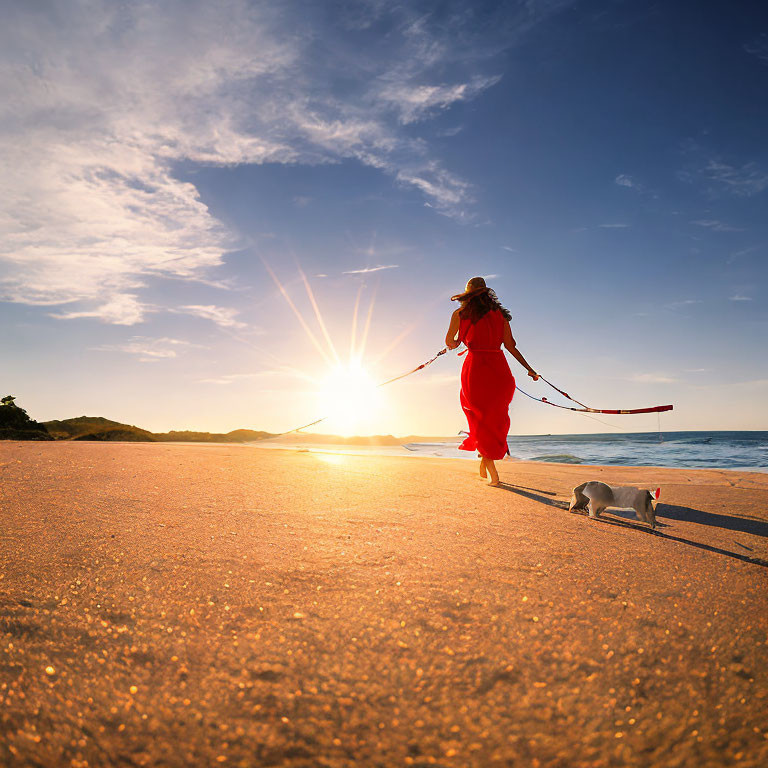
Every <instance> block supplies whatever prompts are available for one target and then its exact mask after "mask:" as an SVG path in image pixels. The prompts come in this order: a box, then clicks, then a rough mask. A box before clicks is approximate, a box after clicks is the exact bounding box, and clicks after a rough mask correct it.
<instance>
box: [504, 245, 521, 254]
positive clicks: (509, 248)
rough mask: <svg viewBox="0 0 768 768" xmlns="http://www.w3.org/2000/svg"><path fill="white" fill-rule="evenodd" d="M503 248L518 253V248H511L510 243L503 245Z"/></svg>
mask: <svg viewBox="0 0 768 768" xmlns="http://www.w3.org/2000/svg"><path fill="white" fill-rule="evenodd" d="M501 247H502V250H505V251H509V252H510V253H517V248H511V247H510V246H508V245H502V246H501Z"/></svg>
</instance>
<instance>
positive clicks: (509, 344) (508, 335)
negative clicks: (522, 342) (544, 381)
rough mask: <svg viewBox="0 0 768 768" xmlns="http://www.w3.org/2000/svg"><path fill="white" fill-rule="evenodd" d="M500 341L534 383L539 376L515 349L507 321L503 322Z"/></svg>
mask: <svg viewBox="0 0 768 768" xmlns="http://www.w3.org/2000/svg"><path fill="white" fill-rule="evenodd" d="M502 340H503V343H504V346H505V347H506V348H507V351H508V352H509V354H510V355H512V357H514V358H515V360H517V362H518V363H520V365H522V366H523V368H525V369H526V370H527V371H528V375H529V376H530V377H531V378H532V379H533V380H534V381H536V380H537V379H538V378H539V374H538V373H536V371H534V370H533V368H531V366H530V365H528V361H527V360H526V359H525V358H524V357H523V355H522V352H520V350H519V349H518V348H517V344H516V343H515V337H514V336H513V335H512V329H511V328H510V327H509V320H506V321H505V322H504V337H503V339H502Z"/></svg>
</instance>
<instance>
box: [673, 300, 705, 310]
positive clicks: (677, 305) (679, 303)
mask: <svg viewBox="0 0 768 768" xmlns="http://www.w3.org/2000/svg"><path fill="white" fill-rule="evenodd" d="M694 304H701V299H682V300H681V301H672V302H670V303H669V304H667V307H668V308H669V309H682V308H683V307H691V306H693V305H694Z"/></svg>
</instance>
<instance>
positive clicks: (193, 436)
mask: <svg viewBox="0 0 768 768" xmlns="http://www.w3.org/2000/svg"><path fill="white" fill-rule="evenodd" d="M45 426H46V427H47V428H48V432H49V433H50V434H51V435H52V436H53V437H54V438H55V439H56V440H94V441H114V442H123V443H125V442H131V443H135V442H139V443H156V442H164V443H168V442H175V443H246V442H251V441H253V440H263V439H264V438H267V437H272V435H271V433H269V432H260V431H256V430H253V429H236V430H234V431H232V432H227V433H226V434H223V433H217V432H193V431H189V430H183V431H173V432H158V433H155V432H150V431H148V430H146V429H141V427H136V426H133V425H132V424H121V423H120V422H119V421H111V420H110V419H105V418H103V417H101V416H77V417H76V418H74V419H62V420H61V421H58V420H57V421H46V422H45Z"/></svg>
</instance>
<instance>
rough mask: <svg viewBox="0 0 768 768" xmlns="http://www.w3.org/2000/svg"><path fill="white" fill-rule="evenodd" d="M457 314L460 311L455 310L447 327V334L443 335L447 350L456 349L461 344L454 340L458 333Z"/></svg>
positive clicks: (459, 319)
mask: <svg viewBox="0 0 768 768" xmlns="http://www.w3.org/2000/svg"><path fill="white" fill-rule="evenodd" d="M459 312H460V310H458V309H457V310H455V311H454V313H453V314H452V315H451V324H450V325H449V326H448V333H446V334H445V346H446V347H448V349H456V347H458V346H459V344H461V342H460V341H458V340H457V339H456V336H457V335H458V333H459V322H460V321H461V318H460V317H459Z"/></svg>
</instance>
